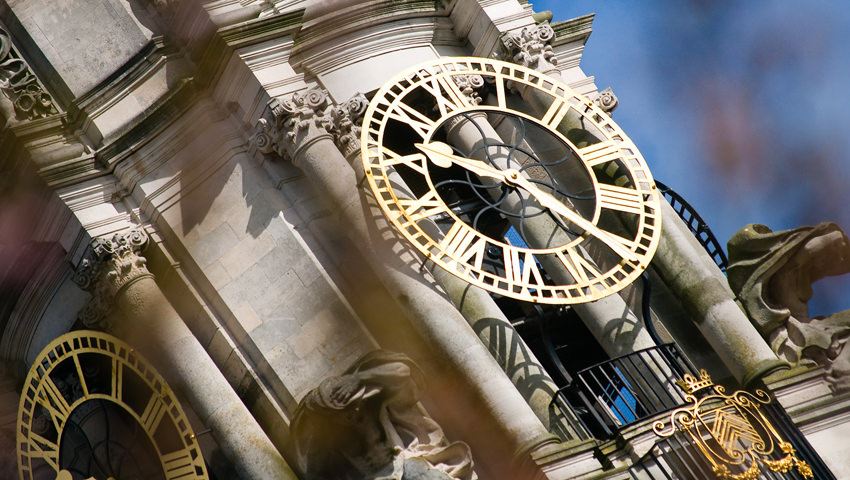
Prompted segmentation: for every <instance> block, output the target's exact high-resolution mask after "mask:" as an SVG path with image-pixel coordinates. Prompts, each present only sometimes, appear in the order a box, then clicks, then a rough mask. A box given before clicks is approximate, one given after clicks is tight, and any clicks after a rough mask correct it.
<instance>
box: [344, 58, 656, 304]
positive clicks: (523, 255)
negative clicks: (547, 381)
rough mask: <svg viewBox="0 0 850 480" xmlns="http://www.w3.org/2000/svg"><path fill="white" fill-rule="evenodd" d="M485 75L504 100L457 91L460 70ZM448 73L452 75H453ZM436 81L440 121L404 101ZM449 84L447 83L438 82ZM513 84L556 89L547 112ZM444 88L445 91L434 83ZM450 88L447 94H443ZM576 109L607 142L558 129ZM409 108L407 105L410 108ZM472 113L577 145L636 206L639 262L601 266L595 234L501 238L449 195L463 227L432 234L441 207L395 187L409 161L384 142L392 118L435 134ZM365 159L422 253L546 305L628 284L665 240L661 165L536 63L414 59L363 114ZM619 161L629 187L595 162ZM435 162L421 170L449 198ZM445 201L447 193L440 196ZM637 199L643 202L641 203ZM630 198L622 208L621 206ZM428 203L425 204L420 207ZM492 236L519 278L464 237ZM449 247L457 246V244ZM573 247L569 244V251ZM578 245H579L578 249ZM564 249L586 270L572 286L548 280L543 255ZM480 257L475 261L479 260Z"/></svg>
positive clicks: (370, 179)
mask: <svg viewBox="0 0 850 480" xmlns="http://www.w3.org/2000/svg"><path fill="white" fill-rule="evenodd" d="M471 75H480V76H482V77H483V78H485V79H487V80H488V81H491V82H492V83H494V84H495V90H496V95H495V96H496V102H495V105H483V104H481V105H478V104H475V103H474V102H469V101H467V100H465V99H464V98H463V97H464V95H463V94H462V93H463V92H460V89H454V92H452V89H453V87H452V85H454V82H452V77H461V76H471ZM446 79H448V80H449V81H448V82H445V81H444V80H446ZM425 84H428V86H429V87H430V90H431V91H432V95H434V96H435V103H436V104H437V105H436V108H438V109H439V112H440V117H439V118H438V119H437V120H431V119H429V118H425V117H424V116H422V115H416V113H417V112H411V111H410V109H405V108H404V106H403V105H404V104H403V100H404V98H405V96H406V95H407V94H408V93H410V92H412V91H413V90H414V89H417V88H419V87H422V86H423V85H425ZM438 85H439V86H438ZM511 88H534V89H538V90H540V91H542V92H543V93H545V94H548V95H550V96H551V97H552V103H551V104H550V106H549V108H548V109H547V110H546V112H545V113H544V114H543V115H541V116H539V117H537V118H536V117H534V116H532V115H529V114H526V113H525V112H520V111H516V110H513V109H511V108H509V107H508V100H507V95H508V92H509V90H510V89H511ZM435 90H436V94H435V93H434V91H435ZM439 94H443V95H444V96H443V98H439V96H438V95H439ZM571 110H572V111H575V112H576V113H578V114H579V115H581V116H582V117H583V118H584V119H585V121H587V122H588V123H590V124H592V125H593V126H594V127H595V128H596V129H597V130H598V131H599V132H600V133H601V134H602V135H604V137H605V138H603V139H602V141H601V142H599V143H595V144H592V145H588V146H584V147H582V148H579V147H578V146H576V145H575V144H573V143H572V142H571V141H570V140H569V139H567V138H566V137H565V136H564V135H563V134H561V132H559V131H558V128H557V127H558V125H559V123H560V122H561V121H562V120H563V118H564V117H565V116H566V115H567V114H568V113H569V112H570V111H571ZM400 112H401V113H400ZM466 112H470V113H471V112H497V113H508V114H510V115H516V116H519V117H522V118H524V119H526V120H529V121H532V122H534V123H536V124H538V125H540V126H543V127H544V128H546V129H547V130H548V131H549V132H550V133H551V134H553V135H554V136H556V137H557V138H558V139H559V140H560V141H561V142H562V143H563V144H564V145H567V146H568V147H569V148H570V149H571V150H572V151H573V153H574V154H576V155H577V156H578V157H579V159H580V160H582V163H583V164H584V165H585V167H586V168H587V170H588V173H589V178H590V179H591V181H592V183H593V189H594V192H595V193H596V196H597V199H599V198H602V196H601V195H600V192H602V191H603V190H604V191H605V192H606V194H605V195H606V196H605V198H606V199H608V200H607V201H608V202H609V206H608V207H606V208H612V205H611V203H613V204H614V205H613V208H614V209H617V210H621V211H624V212H625V211H630V212H632V213H634V214H636V215H638V216H639V220H638V223H637V225H638V228H637V233H636V235H635V237H634V239H626V240H628V241H629V243H630V245H629V247H628V248H629V249H630V250H631V251H632V252H634V254H635V256H636V257H637V258H638V261H634V260H627V259H622V260H621V261H620V262H619V263H618V264H617V265H615V266H614V267H613V268H611V269H609V270H607V271H605V272H599V271H596V270H595V268H594V267H595V266H594V265H593V264H592V262H590V261H588V259H587V258H585V257H584V255H581V252H580V251H579V250H578V249H577V245H578V244H580V243H581V242H583V241H584V239H585V238H586V237H587V233H585V234H584V235H582V236H581V237H579V238H577V239H574V240H573V241H572V242H569V243H568V244H566V245H561V246H558V247H552V248H546V249H535V248H522V247H516V246H512V245H508V244H507V243H506V242H500V241H499V240H495V239H492V238H491V237H489V236H486V235H482V234H480V233H478V232H477V231H475V230H473V229H472V228H471V227H470V226H469V225H467V224H465V223H464V222H463V220H461V219H460V218H458V217H457V216H456V215H455V214H454V212H452V211H451V210H450V209H449V208H448V207H447V206H446V205H445V204H444V203H443V204H442V207H441V208H440V209H439V213H446V214H448V215H449V216H451V217H452V218H453V220H454V222H455V223H454V224H453V225H452V229H454V226H455V225H458V226H459V227H458V230H462V231H455V232H453V231H451V229H450V231H449V232H446V234H447V235H449V237H448V240H446V237H445V236H444V238H442V239H435V238H433V237H432V236H431V234H429V233H428V232H429V230H431V231H433V229H428V228H427V227H425V228H423V225H420V224H419V223H418V222H420V221H422V220H424V219H425V218H427V217H429V216H432V215H427V216H425V217H423V216H422V215H423V214H424V213H427V210H423V211H422V212H418V213H417V212H410V211H409V209H408V208H406V207H405V206H404V205H405V204H408V205H413V204H412V203H411V199H409V198H406V197H404V196H400V195H399V194H398V192H396V190H395V189H394V188H393V187H392V181H391V179H390V175H392V172H393V168H392V166H393V165H395V164H398V163H399V158H398V157H397V156H395V155H397V154H394V153H393V152H391V151H390V150H389V149H388V148H386V147H385V146H384V145H383V142H382V139H383V137H384V135H385V134H386V126H387V123H388V119H389V118H394V119H396V120H402V121H406V123H408V125H410V126H411V128H413V129H414V130H415V131H417V132H419V134H420V136H422V137H423V142H428V141H429V140H430V139H431V137H432V136H433V134H434V133H435V132H436V131H437V130H438V129H439V128H440V126H441V125H442V124H443V123H444V122H445V121H446V120H447V119H448V118H449V117H451V116H455V115H458V114H461V113H466ZM361 145H362V149H361V159H362V162H363V166H364V170H365V176H366V180H367V184H368V185H369V187H370V189H371V192H372V194H373V195H374V197H375V198H376V200H377V203H378V204H379V205H380V207H381V210H382V211H383V213H384V215H385V217H386V218H387V220H388V221H389V222H390V223H391V224H392V225H393V227H394V228H395V229H396V230H397V231H398V232H400V233H401V234H402V236H404V237H405V239H406V240H407V241H408V242H409V243H411V244H412V245H413V246H414V247H415V248H416V249H417V250H418V251H419V252H420V253H422V254H423V255H424V256H425V257H427V258H428V259H430V260H431V261H433V262H434V263H435V264H437V265H438V266H439V267H441V268H443V269H445V270H446V271H448V272H450V273H452V274H453V275H455V276H458V277H460V278H461V279H463V280H465V281H467V282H469V283H472V284H474V285H476V286H478V287H481V288H483V289H485V290H488V291H490V292H493V293H496V294H499V295H504V296H509V297H513V298H516V299H519V300H523V301H527V302H533V303H546V304H576V303H584V302H588V301H593V300H597V299H599V298H602V297H605V296H608V295H611V294H613V293H616V292H618V291H619V290H621V289H622V288H625V287H626V286H627V285H629V284H630V283H631V282H632V281H634V280H635V279H636V278H637V277H638V276H639V275H640V274H641V273H642V272H643V271H644V270H645V269H646V267H647V266H648V265H649V262H650V260H651V259H652V256H653V255H654V254H655V251H656V249H657V247H658V243H659V240H660V232H661V213H660V195H659V192H658V190H657V188H656V186H655V182H654V181H653V178H652V174H651V173H650V171H649V168H648V166H647V165H646V162H645V160H644V159H643V157H642V156H641V154H640V152H639V151H638V149H637V147H636V146H635V145H634V143H633V142H632V141H631V140H630V139H629V137H628V136H627V135H626V133H625V132H624V131H623V130H622V129H621V128H620V127H619V126H618V125H617V124H616V123H614V122H613V120H611V117H610V116H609V115H608V114H606V113H605V112H603V111H602V110H601V109H600V108H599V107H598V106H597V105H596V104H595V103H594V102H593V101H591V100H590V99H588V98H587V97H585V96H584V95H581V94H579V93H577V92H575V91H574V90H572V89H571V88H570V87H569V86H567V85H566V84H564V83H562V82H560V81H558V80H555V79H553V78H552V77H549V76H547V75H544V74H542V73H540V72H537V71H535V70H532V69H529V68H526V67H523V66H521V65H516V64H512V63H508V62H503V61H499V60H493V59H485V58H475V57H460V58H457V57H449V58H441V59H437V60H434V61H430V62H426V63H423V64H420V65H417V66H415V67H412V68H410V69H408V70H406V71H404V72H402V73H400V74H399V75H397V76H396V77H394V78H393V79H391V80H390V81H388V82H386V84H385V85H384V86H383V87H381V88H380V89H379V90H378V92H377V93H376V94H375V96H374V97H373V100H372V101H371V102H370V104H369V107H368V108H367V110H366V113H365V115H364V120H363V128H362V132H361ZM609 162H617V164H618V165H620V166H622V167H624V168H625V169H626V170H627V171H628V172H629V175H630V176H631V183H632V185H633V186H634V188H623V187H619V186H614V185H608V184H603V183H600V182H599V181H598V179H597V177H596V173H594V171H593V167H595V166H597V165H605V164H608V163H609ZM427 169H428V162H427V160H423V161H422V164H421V165H419V166H418V168H417V170H422V171H423V172H422V174H423V175H424V176H425V178H426V179H427V180H426V181H427V183H428V185H429V188H430V189H431V192H432V193H434V195H433V196H435V197H436V199H439V198H440V197H439V195H437V194H436V191H435V190H434V186H433V184H432V183H431V179H430V176H429V175H428V173H427ZM620 196H630V197H631V198H632V199H636V200H631V201H630V200H626V201H623V202H621V203H620V204H617V202H618V197H620ZM440 202H441V203H442V201H441V200H440ZM635 202H636V203H635ZM595 204H596V205H595V207H594V213H593V217H592V219H591V222H592V223H594V224H596V222H597V221H598V219H599V217H600V213H601V208H603V202H601V201H599V200H597V201H596V202H595ZM620 207H622V209H621V208H620ZM419 208H421V207H419ZM480 239H484V241H485V242H486V244H492V245H496V246H498V247H500V248H502V249H503V252H509V253H505V254H504V255H505V264H506V271H507V270H509V272H506V273H509V274H510V277H511V278H506V277H507V275H506V276H505V277H502V276H497V275H494V274H492V273H490V272H487V271H485V270H483V269H482V268H481V260H480V255H479V254H475V255H470V251H469V250H463V248H458V245H460V246H462V247H464V246H465V248H468V246H469V245H470V244H474V243H476V242H478V241H479V240H480ZM447 247H452V248H451V250H450V251H447ZM565 252H566V253H565ZM574 253H578V254H579V255H578V256H576V255H574ZM535 254H538V255H543V254H556V255H557V256H558V258H559V259H560V260H561V261H562V262H563V263H564V264H565V267H566V268H567V270H568V271H569V272H570V273H571V274H572V276H573V278H575V279H576V283H574V284H572V285H543V282H542V280H541V281H539V282H537V283H531V282H530V281H531V280H540V279H541V277H540V272H539V269H538V268H537V266H536V261H535V260H534V257H533V255H535ZM473 257H475V258H474V260H475V263H474V264H472V265H470V260H473Z"/></svg>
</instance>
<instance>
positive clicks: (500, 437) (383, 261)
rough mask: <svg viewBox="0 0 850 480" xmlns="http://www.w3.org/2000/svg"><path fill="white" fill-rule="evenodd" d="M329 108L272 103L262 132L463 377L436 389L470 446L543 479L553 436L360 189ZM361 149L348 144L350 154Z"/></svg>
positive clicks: (344, 114) (310, 102)
mask: <svg viewBox="0 0 850 480" xmlns="http://www.w3.org/2000/svg"><path fill="white" fill-rule="evenodd" d="M326 102H327V96H326V95H325V94H324V92H322V91H321V90H318V89H313V90H308V91H307V92H304V93H298V94H295V95H293V96H291V97H289V98H286V99H284V100H282V101H277V102H272V103H271V104H270V105H269V109H268V110H267V112H266V114H265V115H264V117H263V122H262V125H261V126H260V128H259V131H258V133H259V134H260V135H266V136H268V140H269V141H268V142H267V145H268V146H267V147H266V150H267V151H276V152H278V153H282V154H283V155H285V156H287V157H289V158H290V159H291V160H292V163H293V164H294V165H295V166H297V167H298V168H300V169H301V170H302V171H303V172H304V173H305V175H306V177H307V178H308V179H310V181H311V182H313V184H314V185H315V186H316V187H317V188H318V189H319V190H320V191H322V192H324V193H325V195H326V196H327V198H328V200H330V201H331V202H332V203H333V204H334V207H335V210H336V212H337V214H338V216H339V218H340V219H341V221H343V222H344V223H345V226H346V227H347V228H346V234H347V235H348V237H349V238H350V239H351V241H352V243H353V245H354V246H355V247H356V248H357V249H358V250H359V251H360V253H361V255H362V256H363V258H364V259H365V261H366V262H367V263H368V264H369V265H370V267H371V268H372V270H373V271H374V272H375V273H376V275H377V276H378V278H379V280H380V281H381V282H382V283H383V285H384V287H385V288H386V289H387V290H388V291H389V292H390V294H391V295H392V296H393V298H394V299H395V301H396V302H397V303H398V305H399V306H400V307H401V309H402V310H403V311H404V312H405V313H406V317H407V321H409V324H410V325H411V327H412V328H413V329H414V330H415V332H416V333H417V335H418V337H419V338H421V339H422V341H423V342H424V344H425V345H427V346H428V347H429V349H430V350H431V355H430V358H427V359H425V360H427V363H428V364H429V365H430V366H431V368H434V369H436V370H437V371H443V372H445V373H446V374H447V378H452V379H453V380H451V381H452V382H453V383H455V385H456V387H455V388H453V389H451V391H448V390H444V391H436V390H433V391H434V393H435V394H436V395H437V396H438V397H441V398H442V401H438V402H437V403H438V404H440V405H441V410H442V411H443V413H444V414H445V415H449V416H455V415H458V414H459V412H458V409H460V410H463V411H464V412H465V413H464V414H463V415H462V417H453V418H452V420H451V421H452V422H462V423H463V424H465V425H467V426H468V427H467V428H465V429H464V431H465V432H466V433H467V434H468V435H469V436H470V438H465V439H464V440H466V441H468V442H469V443H470V444H471V445H472V447H473V453H475V454H476V455H478V452H481V453H480V455H481V456H487V457H489V458H490V461H491V462H492V464H493V465H498V466H499V467H498V468H503V469H505V474H506V475H507V476H510V477H512V478H521V477H522V478H524V476H528V475H532V476H533V475H536V474H538V473H535V472H539V470H538V467H536V465H534V464H533V462H532V461H531V458H530V452H534V451H537V450H538V449H540V448H541V447H543V446H544V445H546V444H548V443H549V442H551V441H552V439H553V437H552V435H551V434H549V432H548V431H547V430H546V428H545V427H544V426H543V425H542V423H541V422H540V420H539V419H538V418H537V417H536V416H535V415H534V412H533V411H532V410H531V409H530V408H529V406H528V404H527V403H526V402H525V401H524V400H523V398H522V396H521V395H520V394H519V392H518V391H517V389H516V387H515V386H514V385H513V384H512V383H511V381H510V380H509V379H508V378H507V376H506V375H505V374H504V372H503V371H502V369H501V368H500V367H499V365H498V364H497V363H496V361H495V360H494V359H493V357H492V356H491V355H490V353H489V352H488V351H487V350H486V348H485V347H484V345H482V343H481V341H480V340H479V339H478V337H477V336H476V335H475V332H473V331H472V330H471V329H470V327H469V325H468V323H467V321H466V319H464V317H463V316H462V315H461V314H460V312H458V310H457V308H455V306H454V305H453V304H452V303H451V301H450V300H449V299H448V298H447V297H446V295H444V294H443V293H442V292H441V290H440V288H439V287H438V286H437V284H436V283H435V281H434V279H433V278H432V277H431V275H429V274H428V272H424V273H423V272H421V271H420V269H419V266H420V265H421V264H422V260H423V259H422V258H421V257H420V256H419V255H418V254H417V253H415V252H414V251H413V250H411V249H410V248H409V247H407V246H406V245H405V244H403V243H401V242H400V241H399V240H398V238H397V237H396V235H395V234H394V232H393V230H392V228H391V227H390V225H388V224H387V222H386V221H385V220H384V218H383V215H382V214H381V213H380V211H379V210H378V207H377V205H375V203H374V201H373V200H371V197H370V196H368V195H367V194H365V192H363V191H362V190H361V189H359V188H358V184H359V183H360V180H362V172H361V175H360V176H359V177H358V175H357V174H356V173H355V171H354V170H353V169H352V168H351V166H350V165H349V161H348V160H347V159H346V158H345V156H344V155H343V154H342V153H341V152H340V148H339V147H338V146H337V144H336V139H335V138H334V135H332V134H331V133H329V132H328V131H327V130H326V129H325V127H324V125H323V124H322V120H320V119H322V118H324V119H327V118H331V119H332V118H333V114H332V115H330V116H326V112H327V108H326V105H327V104H326ZM341 107H342V106H341ZM311 109H312V111H310V110H311ZM352 111H357V108H354V106H353V105H351V108H344V107H343V108H341V109H340V110H337V112H336V115H337V117H338V118H350V113H351V112H352ZM325 121H326V122H327V121H328V120H325ZM355 127H356V123H355V122H353V121H352V124H351V126H348V125H347V124H346V126H345V127H344V128H342V129H340V130H339V131H336V132H334V133H335V134H336V137H337V138H338V139H340V140H344V139H351V138H352V137H351V136H352V135H354V136H355V137H356V131H357V130H356V128H355ZM255 143H256V144H258V145H259V144H265V143H266V142H265V141H257V140H255ZM353 146H354V144H353V143H352V142H346V143H345V145H344V147H345V148H346V149H347V150H349V151H351V147H353ZM355 163H357V162H355ZM418 360H419V361H423V359H422V358H420V359H418ZM447 405H452V407H451V408H447ZM459 405H465V406H464V407H461V406H459ZM444 421H445V420H444ZM513 460H516V462H514V461H513ZM485 464H489V463H488V462H485Z"/></svg>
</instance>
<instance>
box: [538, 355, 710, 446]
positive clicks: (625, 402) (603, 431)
mask: <svg viewBox="0 0 850 480" xmlns="http://www.w3.org/2000/svg"><path fill="white" fill-rule="evenodd" d="M686 373H689V374H691V375H695V374H696V370H695V369H694V367H693V366H692V365H691V364H690V362H689V361H688V360H687V359H686V358H685V357H684V356H683V355H682V353H681V352H680V351H679V349H678V348H677V347H676V345H675V344H672V343H668V344H664V345H660V346H658V347H652V348H647V349H644V350H639V351H637V352H634V353H630V354H627V355H623V356H620V357H617V358H614V359H612V360H608V361H605V362H602V363H598V364H596V365H593V366H592V367H589V368H585V369H583V370H580V371H579V372H578V373H577V374H576V375H575V376H574V377H573V378H574V381H573V383H572V384H571V385H570V386H568V387H565V388H562V389H560V390H559V391H558V392H557V394H556V395H555V397H554V398H553V400H552V401H553V404H554V406H553V408H557V409H558V410H565V409H568V408H572V409H573V411H575V412H576V413H577V414H578V416H579V418H580V419H581V420H582V422H583V423H584V424H585V426H586V427H587V429H588V431H590V432H591V433H593V434H594V436H596V437H597V438H610V437H611V436H612V435H613V434H614V433H615V432H616V431H617V430H619V429H620V428H622V427H624V426H627V425H630V424H633V423H636V422H640V421H642V420H644V419H646V418H649V417H652V416H654V415H657V414H659V413H661V412H666V411H668V410H670V409H673V408H676V407H678V406H680V405H682V404H683V403H684V400H685V398H684V396H683V394H682V392H681V389H680V388H679V387H678V386H677V385H676V380H677V379H679V378H682V376H683V375H684V374H686Z"/></svg>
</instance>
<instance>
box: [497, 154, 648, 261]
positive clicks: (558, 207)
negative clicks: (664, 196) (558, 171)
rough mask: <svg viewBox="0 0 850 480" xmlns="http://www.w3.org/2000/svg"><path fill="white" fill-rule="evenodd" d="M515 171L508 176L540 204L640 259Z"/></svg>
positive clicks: (622, 253)
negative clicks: (514, 173)
mask: <svg viewBox="0 0 850 480" xmlns="http://www.w3.org/2000/svg"><path fill="white" fill-rule="evenodd" d="M514 172H516V175H510V172H506V173H508V175H507V177H508V178H509V179H510V181H511V182H513V183H514V184H516V185H518V186H520V187H522V188H523V189H524V190H526V191H527V192H528V193H530V194H531V195H532V196H533V197H534V198H535V199H536V200H537V201H538V202H540V205H542V206H544V207H546V208H548V209H549V210H552V211H553V212H555V213H557V214H559V215H561V216H563V217H565V218H566V219H567V220H569V221H570V222H572V223H574V224H576V225H578V226H579V228H581V229H582V230H584V231H586V232H589V233H590V234H591V235H593V236H594V237H596V238H598V239H599V240H600V241H602V243H604V244H605V245H607V246H608V247H609V248H610V249H611V250H613V251H614V252H615V253H616V254H617V255H619V256H621V257H623V258H625V259H627V260H631V261H633V262H637V261H639V260H640V259H639V258H638V256H637V255H636V254H635V253H634V252H632V251H631V250H629V249H627V248H625V247H624V246H623V245H622V244H621V243H620V242H618V241H617V240H616V239H615V238H613V236H612V235H611V234H609V233H608V232H606V231H605V230H602V229H600V228H599V227H597V226H596V225H594V224H593V222H591V221H589V220H587V219H585V218H584V217H582V216H581V215H579V214H578V213H576V212H574V211H572V210H571V209H569V208H568V207H567V206H565V205H564V204H563V203H561V202H560V201H559V200H558V199H557V198H555V197H553V196H552V195H550V194H548V193H546V192H544V191H543V190H540V189H539V188H537V186H536V185H534V184H533V183H531V182H529V181H528V180H527V179H526V178H525V177H523V176H522V175H521V174H519V172H517V171H516V170H514Z"/></svg>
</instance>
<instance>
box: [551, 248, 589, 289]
mask: <svg viewBox="0 0 850 480" xmlns="http://www.w3.org/2000/svg"><path fill="white" fill-rule="evenodd" d="M556 256H557V257H558V259H559V260H560V261H561V263H563V264H564V267H565V268H566V269H567V272H569V273H570V275H571V276H572V277H573V278H574V279H575V281H576V283H578V284H584V283H589V282H590V281H591V280H593V279H595V278H597V277H599V275H600V274H599V271H598V270H596V267H594V266H593V264H592V263H590V262H589V261H587V260H586V259H585V258H584V256H583V255H582V254H581V253H580V252H579V251H578V250H577V249H576V248H575V247H573V246H567V247H566V248H565V249H564V250H563V251H560V252H556Z"/></svg>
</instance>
